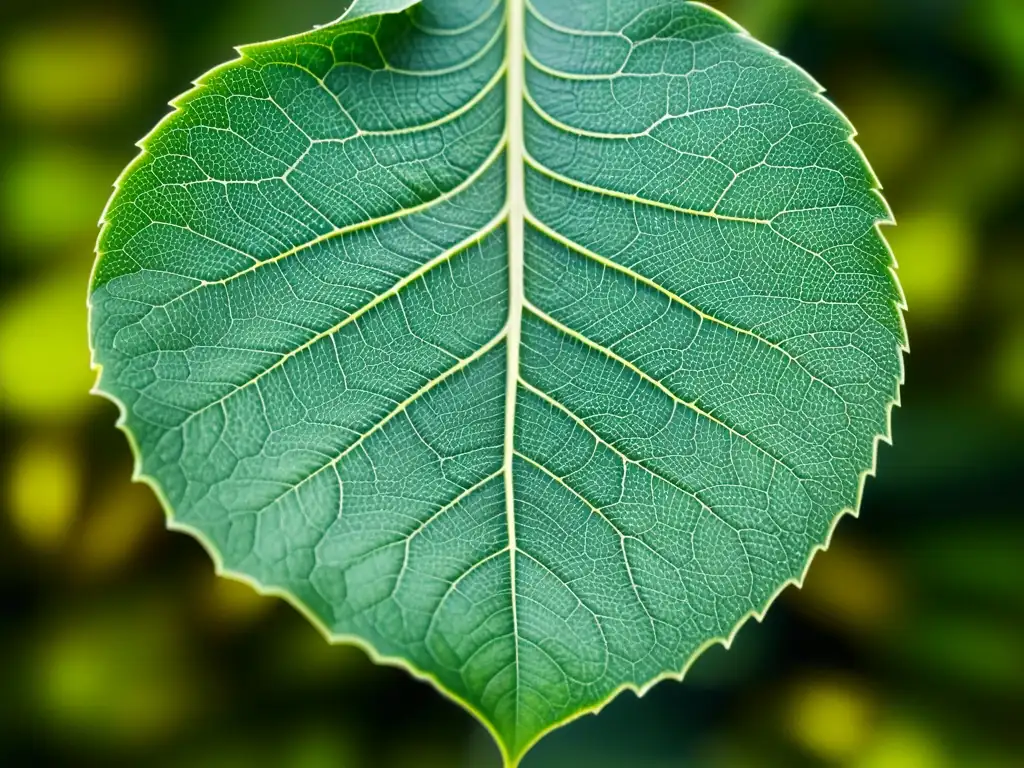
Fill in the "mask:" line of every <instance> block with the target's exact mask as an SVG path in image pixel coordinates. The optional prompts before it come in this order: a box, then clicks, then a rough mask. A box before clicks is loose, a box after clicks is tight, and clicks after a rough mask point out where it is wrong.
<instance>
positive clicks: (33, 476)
mask: <svg viewBox="0 0 1024 768" xmlns="http://www.w3.org/2000/svg"><path fill="white" fill-rule="evenodd" d="M8 472H9V473H10V474H9V476H8V478H7V482H6V486H7V491H8V499H7V509H8V511H9V513H10V516H11V522H12V523H13V525H14V528H15V530H16V531H18V533H20V534H21V536H22V537H23V538H24V539H25V540H26V541H27V542H28V543H29V544H31V545H32V546H33V547H36V548H38V549H40V550H44V551H52V550H54V549H56V548H58V547H59V546H60V545H61V544H63V543H64V541H65V539H66V538H67V536H68V533H69V532H70V530H71V527H72V525H73V524H74V522H75V519H76V517H77V513H78V506H79V500H80V496H81V467H80V462H79V457H78V455H77V453H76V446H75V445H74V444H73V443H72V442H70V441H68V440H67V439H63V440H62V439H59V438H58V437H57V436H52V435H51V436H43V437H38V438H31V439H29V440H28V441H27V442H26V443H24V444H22V445H20V446H18V447H17V449H16V450H15V452H14V456H13V459H12V461H11V465H10V467H9V468H8Z"/></svg>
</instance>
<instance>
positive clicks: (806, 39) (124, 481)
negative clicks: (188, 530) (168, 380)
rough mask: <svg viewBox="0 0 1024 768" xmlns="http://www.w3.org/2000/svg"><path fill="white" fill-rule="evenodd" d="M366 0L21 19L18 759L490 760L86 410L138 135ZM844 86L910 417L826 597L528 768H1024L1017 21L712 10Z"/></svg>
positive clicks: (801, 5)
mask: <svg viewBox="0 0 1024 768" xmlns="http://www.w3.org/2000/svg"><path fill="white" fill-rule="evenodd" d="M342 4H343V0H289V1H288V2H280V1H279V0H202V2H200V1H199V0H147V1H146V2H141V0H135V1H134V2H130V1H129V0H121V2H109V0H78V2H35V3H31V2H27V0H8V1H7V2H4V3H3V9H2V10H0V400H2V403H0V431H2V443H0V478H2V480H0V486H2V494H0V763H2V764H4V765H75V766H83V765H100V766H105V765H139V766H159V767H162V766H168V767H169V768H170V767H172V766H189V767H190V768H191V767H192V766H211V767H216V768H222V767H225V766H236V765H237V766H247V767H248V766H256V767H259V766H268V767H274V768H278V767H281V768H320V767H321V766H323V768H342V767H346V768H347V767H352V768H357V767H358V768H361V767H362V766H374V767H375V768H376V767H377V766H380V767H381V768H392V767H394V768H405V767H409V768H412V767H413V766H415V767H416V768H420V767H423V768H430V767H432V766H437V767H438V768H441V767H445V766H465V767H466V768H488V767H489V766H494V765H496V764H497V752H496V750H495V749H494V748H493V746H492V745H491V744H490V743H489V741H488V739H487V737H486V735H485V734H484V732H483V730H482V729H481V728H479V727H478V726H477V725H475V723H474V722H473V721H472V719H471V718H470V717H469V716H468V715H466V714H464V713H463V712H462V711H460V710H459V709H458V708H457V707H456V706H455V705H453V704H450V703H449V702H447V701H446V700H445V699H443V698H442V697H440V696H439V695H437V694H436V693H435V692H434V691H432V690H431V689H430V688H429V687H427V686H425V685H423V684H421V683H417V682H414V681H413V680H411V679H410V678H408V677H407V676H406V675H405V674H404V673H402V672H400V671H397V670H391V669H381V668H375V667H373V666H372V665H371V664H370V663H369V661H368V660H367V659H366V658H365V657H364V656H363V655H362V654H361V653H360V652H359V651H356V650H353V649H346V648H340V647H335V648H332V647H329V646H328V645H327V644H326V643H325V642H323V641H322V639H321V638H320V637H319V636H318V635H317V633H316V632H315V630H314V629H313V628H312V627H310V626H308V625H307V624H306V622H305V621H304V620H303V619H302V618H301V617H300V616H299V615H298V614H296V613H295V612H294V611H293V610H292V609H290V608H289V607H287V606H286V605H283V604H279V603H278V602H276V601H273V600H271V599H267V598H260V597H258V596H256V595H255V594H254V593H252V592H251V591H250V590H249V589H248V588H247V587H244V586H242V585H239V584H234V583H232V582H228V581H223V580H217V579H215V578H214V575H213V570H212V567H211V564H210V560H209V558H208V557H207V556H206V554H205V553H204V552H203V551H202V549H201V547H200V545H199V544H197V543H196V542H194V541H192V540H191V539H189V538H186V537H184V536H180V535H176V534H170V533H167V532H165V531H164V530H163V519H162V512H161V510H160V509H159V508H158V506H157V504H156V502H155V501H154V499H153V498H152V495H151V494H150V492H149V491H148V490H147V489H146V488H144V487H141V486H133V485H130V484H129V476H130V473H131V457H130V454H129V451H128V447H127V445H126V443H125V441H124V439H123V437H122V436H121V435H120V434H119V433H118V432H116V431H115V430H114V429H113V422H114V420H115V417H116V413H115V409H114V408H113V407H112V406H111V405H110V404H108V403H106V402H105V401H102V400H99V399H97V398H90V397H89V396H88V395H87V391H88V389H89V387H90V386H91V384H92V380H93V375H92V373H91V372H90V371H89V366H88V352H87V347H86V332H85V295H86V281H87V276H88V273H89V268H90V265H91V261H92V253H91V250H92V243H93V240H94V237H95V232H96V230H95V225H96V220H97V218H98V217H99V214H100V210H101V209H102V207H103V204H104V201H105V199H106V197H107V195H108V194H109V191H110V183H111V181H112V180H113V179H114V177H115V176H116V175H117V173H118V171H119V170H120V169H121V168H122V167H123V166H124V165H125V164H126V163H127V162H128V161H129V160H130V159H131V158H132V156H133V155H134V154H135V150H134V148H133V147H132V142H133V141H135V140H136V139H137V138H138V137H139V136H141V135H143V134H144V133H145V132H146V131H147V130H148V129H149V128H150V127H151V126H152V125H153V124H154V123H155V122H156V121H157V120H158V119H159V118H160V117H161V116H162V115H163V114H164V113H165V112H166V111H167V107H166V101H167V100H168V99H169V98H170V97H172V96H174V95H175V94H177V93H179V92H181V91H183V90H184V89H185V88H186V87H187V86H188V83H189V80H190V79H191V78H193V77H195V76H196V75H198V74H199V73H201V72H203V71H204V70H205V69H207V68H209V67H210V66H213V65H215V64H217V63H219V62H221V61H223V60H225V59H227V58H229V57H230V56H231V55H232V54H231V50H230V44H233V43H238V42H247V41H252V40H258V39H265V38H269V37H277V36H280V35H282V34H285V33H291V32H298V31H301V30H303V29H306V28H308V27H310V26H311V25H312V24H313V23H315V22H323V21H326V20H329V19H331V18H334V17H336V16H337V15H338V14H339V12H340V6H341V5H342ZM720 5H721V7H722V9H723V10H725V11H727V12H729V13H731V14H732V15H734V16H735V17H736V18H737V19H738V20H739V21H740V22H741V23H743V24H744V25H746V26H748V27H749V28H750V29H751V31H753V32H754V33H755V34H757V35H758V36H760V37H761V38H762V39H764V40H766V41H767V42H769V43H771V44H772V45H774V46H776V47H778V48H780V49H781V50H782V51H783V52H784V53H785V54H787V55H789V56H790V57H792V58H793V59H795V60H796V61H797V62H798V63H800V64H801V65H803V66H804V67H805V68H807V69H808V70H809V71H811V72H812V73H814V75H815V76H816V77H817V78H818V79H819V80H820V81H821V82H823V83H824V84H826V85H827V86H828V87H829V93H830V95H831V97H832V98H833V99H834V100H835V101H836V102H837V103H838V104H839V105H840V106H841V107H842V108H843V109H844V110H845V111H846V112H847V114H848V115H849V116H850V117H851V119H852V120H853V122H854V123H855V124H856V125H857V126H858V128H859V129H860V132H861V136H860V141H861V143H862V145H863V147H864V149H865V151H866V152H867V154H868V156H869V157H870V158H871V159H872V162H873V163H874V165H875V168H876V170H877V171H878V174H879V176H880V177H881V178H882V180H883V182H884V183H885V184H886V190H887V194H888V196H889V199H890V201H891V203H892V206H893V208H894V210H895V212H896V216H897V218H898V220H899V221H900V227H899V228H897V229H895V230H890V231H889V234H890V236H891V240H892V243H893V246H894V249H895V252H896V255H897V257H898V259H899V261H900V264H901V267H902V269H901V273H900V274H901V277H902V279H903V283H904V286H905V288H906V293H907V296H908V299H909V303H910V307H911V311H910V313H909V315H908V323H909V327H910V333H911V342H912V347H913V352H912V354H911V356H910V357H909V359H908V366H907V386H906V388H905V390H904V394H903V401H904V403H905V405H906V407H905V408H904V409H900V410H897V411H896V412H895V414H894V431H895V438H896V444H895V447H894V448H890V447H887V446H883V447H882V449H881V451H880V457H879V474H880V477H879V478H878V479H877V480H872V481H870V482H869V484H868V488H867V493H866V497H865V501H864V506H863V509H862V514H861V519H860V520H859V521H852V520H847V521H844V522H843V524H842V525H841V526H840V529H839V532H838V534H837V536H836V538H835V540H834V542H833V547H832V549H831V550H830V551H829V552H828V553H826V554H824V555H822V556H820V557H819V558H818V559H817V560H816V561H815V563H814V566H813V567H812V569H811V571H810V576H809V581H808V584H807V587H806V588H805V589H804V590H803V591H802V592H798V591H796V590H794V589H790V590H788V591H787V592H786V593H785V594H784V595H783V597H782V599H781V600H780V601H779V602H778V604H777V605H776V606H775V608H774V609H773V610H772V611H771V613H770V614H769V616H768V618H767V620H766V621H765V622H764V625H763V626H761V627H757V626H753V625H752V626H749V627H747V628H745V629H744V630H743V631H742V632H741V633H740V635H739V637H738V640H737V642H736V644H735V647H734V648H733V650H731V651H729V652H728V653H726V652H725V651H723V650H722V649H721V648H715V649H713V650H711V651H710V652H708V653H707V654H706V656H704V657H703V658H702V659H701V660H700V661H699V662H698V663H697V664H696V665H695V667H694V668H693V670H692V673H691V675H690V677H689V678H688V680H687V681H686V682H685V683H684V684H682V685H678V684H674V683H664V684H662V685H660V686H658V687H657V688H656V689H655V690H654V691H653V692H651V693H650V694H649V695H648V696H647V697H646V698H644V699H643V700H640V701H638V700H637V699H636V698H635V697H634V696H632V695H631V694H625V695H623V696H622V697H620V698H619V699H618V700H616V701H615V702H614V703H613V704H612V705H611V706H609V707H608V709H607V710H606V712H605V713H604V714H603V715H602V716H601V717H600V718H593V717H588V718H584V719H583V720H581V721H579V722H578V723H576V724H574V725H573V726H571V727H569V728H566V729H564V730H562V731H559V732H558V733H556V734H555V735H553V736H551V737H550V738H548V739H547V740H546V741H545V742H543V743H542V745H541V746H540V747H539V748H538V749H537V750H536V752H534V753H533V754H531V756H530V757H529V758H527V761H526V766H527V768H545V767H547V768H555V767H562V766H566V767H568V768H574V767H575V766H593V767H595V768H600V767H602V766H625V765H629V766H640V767H641V768H648V767H650V768H654V767H660V766H697V767H698V768H705V767H708V768H715V767H717V766H722V767H723V768H733V767H736V768H742V767H743V766H756V767H758V768H759V767H761V766H769V767H770V766H787V767H791V766H844V767H849V768H947V767H948V768H956V767H959V766H972V767H977V768H1004V767H1005V768H1014V767H1015V766H1021V765H1024V728H1022V726H1024V516H1022V512H1024V510H1022V504H1021V485H1020V477H1021V468H1022V466H1024V461H1022V458H1024V455H1022V447H1024V439H1022V429H1021V428H1022V426H1024V128H1022V126H1024V3H1022V2H1020V0H888V1H885V0H844V1H843V2H825V1H824V0H730V1H729V2H726V1H725V0H722V2H721V3H720Z"/></svg>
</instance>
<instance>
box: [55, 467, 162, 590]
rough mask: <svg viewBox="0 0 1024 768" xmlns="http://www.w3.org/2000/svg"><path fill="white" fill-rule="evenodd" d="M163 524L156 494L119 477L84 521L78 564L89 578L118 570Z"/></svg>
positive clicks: (78, 541) (76, 551) (78, 540)
mask: <svg viewBox="0 0 1024 768" xmlns="http://www.w3.org/2000/svg"><path fill="white" fill-rule="evenodd" d="M162 522H163V517H162V515H161V514H160V511H159V509H158V505H157V503H156V500H155V499H154V498H153V493H152V491H150V490H149V488H147V487H145V486H142V485H138V484H136V483H127V482H124V479H123V478H119V480H118V482H116V483H114V484H113V485H112V486H111V487H110V488H109V489H107V490H106V491H105V492H104V493H102V494H101V495H100V497H99V499H98V501H97V503H96V504H95V505H94V506H93V508H92V509H91V510H90V512H89V515H88V517H86V518H85V519H84V520H83V521H82V530H81V532H80V534H79V535H78V537H77V538H76V541H75V546H74V552H73V553H72V556H73V561H74V564H75V566H76V567H77V568H78V569H79V571H81V572H82V573H84V574H86V575H89V576H102V575H104V574H107V573H110V572H112V571H115V570H117V569H118V568H120V567H122V566H123V565H125V564H126V563H128V562H130V560H131V558H132V557H133V556H134V555H135V554H136V553H137V552H138V550H139V548H140V547H141V545H142V544H143V542H144V541H145V540H146V537H147V535H148V534H149V533H151V532H153V531H156V530H158V529H159V527H160V524H161V523H162Z"/></svg>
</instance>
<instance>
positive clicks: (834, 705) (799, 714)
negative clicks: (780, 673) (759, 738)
mask: <svg viewBox="0 0 1024 768" xmlns="http://www.w3.org/2000/svg"><path fill="white" fill-rule="evenodd" d="M873 708H874V707H873V704H872V702H871V700H870V697H869V696H868V695H867V693H866V692H865V691H863V690H862V689H861V688H860V687H858V686H857V685H856V684H854V683H851V682H846V681H842V680H829V679H818V680H810V681H808V682H806V683H804V684H803V685H801V686H799V687H798V688H797V689H796V690H795V691H794V692H793V694H792V696H791V699H790V702H789V707H788V711H787V712H786V726H787V728H788V731H789V733H790V735H791V737H792V738H793V740H794V741H795V742H796V743H797V744H799V745H800V746H801V747H802V748H803V749H804V750H806V751H807V752H809V753H811V754H813V755H815V756H816V757H818V758H820V759H823V760H830V761H841V760H849V759H851V758H853V757H854V756H855V755H857V754H859V753H860V752H861V751H862V750H863V749H864V746H865V744H867V742H868V741H869V739H870V737H871V730H872V721H873V719H874V713H873Z"/></svg>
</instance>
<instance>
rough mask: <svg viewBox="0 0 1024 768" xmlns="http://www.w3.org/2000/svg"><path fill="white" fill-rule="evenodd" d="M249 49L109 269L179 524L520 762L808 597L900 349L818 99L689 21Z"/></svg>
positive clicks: (143, 158)
mask: <svg viewBox="0 0 1024 768" xmlns="http://www.w3.org/2000/svg"><path fill="white" fill-rule="evenodd" d="M409 6H411V7H409ZM390 11H393V12H390ZM240 53H241V58H240V59H238V60H237V61H234V62H231V63H230V64H227V65H225V66H223V67H221V68H219V69H217V70H214V71H213V72H211V73H209V74H207V75H206V76H205V77H203V78H202V79H201V80H200V81H199V82H198V85H197V87H196V88H195V89H194V90H192V91H190V92H189V93H188V94H186V95H184V96H183V97H181V98H180V99H178V100H177V101H176V102H175V103H174V106H175V107H176V110H175V112H174V113H173V114H172V115H170V116H169V117H168V118H166V119H165V120H164V121H163V122H162V123H161V124H160V125H159V126H158V127H157V129H156V130H155V131H154V132H153V133H152V134H150V135H149V136H148V137H147V138H146V139H145V140H144V141H143V142H142V145H141V146H142V148H143V152H142V154H141V155H140V156H139V158H138V159H137V160H136V161H135V162H134V163H133V164H132V165H131V167H130V168H129V169H128V170H127V171H126V172H125V174H124V175H123V176H122V178H121V180H120V182H119V184H118V187H117V191H116V193H115V195H114V198H113V200H112V201H111V203H110V205H109V207H108V210H107V212H106V215H105V217H104V221H105V225H104V228H103V232H102V234H101V237H100V244H99V259H98V262H97V266H96V270H95V274H94V279H93V283H92V295H91V307H92V320H91V322H92V341H93V347H94V362H95V364H96V365H97V367H99V368H100V369H101V375H100V381H99V385H98V387H99V389H100V391H101V392H103V393H104V394H106V395H108V396H109V397H110V398H112V399H113V400H115V401H116V402H118V403H119V404H120V405H121V407H122V410H123V417H122V426H123V427H124V429H125V431H126V432H127V433H128V435H129V437H130V439H131V441H132V443H133V445H134V447H135V448H136V450H137V453H138V475H139V477H140V478H142V479H143V480H145V481H147V482H149V483H150V484H152V485H153V487H154V488H155V489H156V490H157V492H158V493H159V494H160V496H161V497H162V499H163V500H164V502H165V504H166V507H167V510H168V513H169V515H170V516H171V525H172V527H174V528H176V529H180V530H186V531H188V532H190V533H192V534H194V535H195V536H196V537H198V538H199V539H200V540H201V541H203V542H204V543H205V544H206V545H207V547H208V548H209V550H210V551H211V553H212V554H213V556H214V558H215V559H216V560H217V564H218V568H219V569H220V570H221V571H222V572H224V573H226V574H230V575H232V576H235V577H238V578H242V579H245V580H247V581H249V582H251V583H253V584H254V585H256V586H257V587H258V588H260V589H262V590H263V591H265V592H271V593H274V594H279V595H282V596H283V597H286V598H287V599H289V600H290V601H291V602H292V603H294V604H295V605H296V606H298V607H299V608H300V609H301V610H302V611H303V612H304V613H305V614H306V615H307V616H308V617H309V618H310V620H311V621H313V622H314V623H315V624H316V625H317V626H318V627H320V628H321V629H322V630H323V631H324V633H325V634H327V635H328V636H329V637H330V638H331V639H332V640H335V641H338V642H346V643H356V644H359V645H361V646H362V647H364V648H366V649H367V650H368V651H369V652H370V653H371V654H373V655H374V657H375V658H376V659H378V660H380V661H382V662H384V663H389V664H397V665H400V666H403V667H406V668H408V669H409V670H410V671H411V672H412V673H413V674H415V675H417V676H419V677H423V678H426V679H429V680H430V681H432V682H433V683H434V684H435V685H436V686H437V687H438V688H439V689H441V690H442V691H443V692H445V693H446V694H447V695H449V696H450V697H452V698H453V699H455V700H456V701H458V702H460V703H461V704H462V705H463V706H465V707H466V708H467V709H469V710H470V711H471V712H473V713H474V714H475V715H476V716H477V717H478V718H479V719H480V720H481V721H482V722H483V723H484V724H485V725H486V726H487V727H488V728H489V729H490V730H491V732H492V733H493V735H494V737H495V739H496V740H497V742H498V744H499V746H500V748H501V750H502V753H503V755H504V757H505V760H506V763H508V764H509V765H515V764H517V763H518V761H519V759H520V758H521V757H522V755H523V754H524V753H525V752H526V751H527V750H528V749H529V748H530V747H531V746H532V745H533V744H534V743H536V741H537V740H538V739H539V738H540V737H541V736H542V735H543V734H545V733H547V732H548V731H550V730H552V729H553V728H555V727H557V726H559V725H561V724H563V723H565V722H567V721H569V720H572V719H573V718H576V717H578V716H579V715H581V714H583V713H586V712H593V711H596V710H598V709H599V708H600V707H602V706H603V705H604V704H605V703H607V702H608V701H609V700H610V699H611V698H612V697H614V696H615V695H616V694H617V693H619V692H621V691H622V690H624V689H626V688H630V689H633V690H635V691H637V692H643V691H645V690H647V689H648V688H649V687H650V686H651V685H653V684H654V683H655V682H657V681H658V680H660V679H663V678H665V677H675V678H679V677H681V676H682V674H683V671H685V669H686V668H687V666H688V665H689V664H690V663H691V662H692V660H693V659H694V658H695V657H696V655H697V654H699V653H700V652H701V651H702V650H703V649H704V648H706V647H708V646H709V645H710V644H712V643H714V642H727V641H728V639H731V637H732V636H733V634H734V633H735V631H736V630H737V629H738V627H739V626H740V625H741V624H742V623H743V622H744V621H745V620H746V619H747V618H749V617H750V616H759V615H760V614H761V613H762V612H763V611H764V610H765V609H766V607H767V606H768V604H769V603H770V602H771V600H772V599H773V597H774V596H775V595H776V594H777V593H778V592H779V591H780V590H781V589H782V588H783V587H784V586H785V585H787V584H789V583H793V582H797V581H799V580H800V579H801V577H802V574H803V573H804V571H805V569H806V566H807V564H808V561H809V560H810V558H811V556H812V555H813V553H814V552H815V551H816V550H817V549H819V548H821V547H823V546H824V545H825V544H826V543H827V541H828V538H829V536H830V534H831V531H832V529H833V527H834V526H835V524H836V521H837V519H838V518H839V517H840V516H841V515H842V513H844V512H853V511H855V510H856V509H857V507H858V505H859V501H860V495H861V491H862V489H863V483H864V479H865V476H866V475H867V474H868V473H869V472H870V471H872V469H873V465H874V457H875V449H876V444H877V441H878V439H879V438H880V437H882V436H886V435H888V417H889V412H890V409H891V407H892V405H893V403H894V401H895V400H896V398H897V392H898V387H899V383H900V381H901V378H902V356H901V349H902V348H903V347H904V345H905V336H904V330H903V324H902V316H901V307H902V298H901V294H900V289H899V286H898V283H897V280H896V277H895V275H894V273H893V260H892V257H891V254H890V252H889V250H888V248H887V246H886V244H885V241H884V240H883V238H882V237H881V236H880V234H879V232H878V228H877V224H879V223H880V222H884V221H887V220H888V219H889V212H888V209H887V207H886V205H885V203H884V202H883V200H882V198H881V196H880V195H879V193H878V191H877V190H878V184H877V181H876V179H875V178H874V176H873V174H872V173H871V171H870V170H869V168H868V167H867V164H866V162H865V161H864V159H863V157H862V156H861V155H860V153H859V151H858V150H857V148H856V146H855V145H854V144H853V142H852V134H853V129H852V128H851V126H850V125H849V123H847V122H846V120H845V119H844V118H843V117H842V115H840V114H839V113H838V112H837V111H836V109H835V108H833V107H832V106H831V105H830V104H829V103H828V102H827V101H825V100H824V99H823V98H822V96H821V89H820V88H819V86H817V85H816V84H815V83H814V82H813V81H812V80H811V79H810V78H809V77H808V76H807V75H806V74H805V73H803V72H802V71H801V70H799V69H798V68H797V67H795V66H794V65H793V64H791V63H790V62H788V61H787V60H785V59H783V58H781V57H780V56H778V55H777V54H776V53H774V52H773V51H771V50H769V49H767V48H765V47H764V46H762V45H760V44H759V43H757V42H756V41H754V40H753V39H751V38H750V37H749V36H747V35H746V34H745V33H744V32H743V31H742V30H741V29H740V28H739V27H737V26H736V25H735V24H733V23H732V22H731V21H729V20H728V19H726V18H725V17H723V16H721V15H720V14H718V13H717V12H715V11H713V10H711V9H710V8H707V7H706V6H703V5H700V4H697V3H688V2H681V1H680V0H666V1H665V2H658V3H654V4H652V3H649V2H647V1H646V0H619V1H618V2H615V3H607V2H605V0H583V1H578V2H571V3H570V2H562V1H561V0H534V1H533V3H532V4H529V3H525V0H508V2H507V7H506V6H505V5H503V4H502V3H500V2H496V0H457V1H456V0H446V1H444V2H442V0H425V1H424V2H423V3H422V4H416V5H412V4H411V3H410V2H408V1H405V2H399V1H398V0H393V1H392V2H383V0H368V1H367V2H365V3H364V2H358V3H357V4H356V5H354V6H353V7H352V8H351V9H350V11H349V13H348V14H347V15H346V16H345V17H342V19H341V20H340V21H338V22H336V23H335V24H333V25H331V26H328V27H325V28H322V29H318V30H315V31H313V32H310V33H308V34H304V35H300V36H297V37H292V38H288V39H285V40H280V41H277V42H273V43H267V44H263V45H256V46H250V47H246V48H243V49H240Z"/></svg>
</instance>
